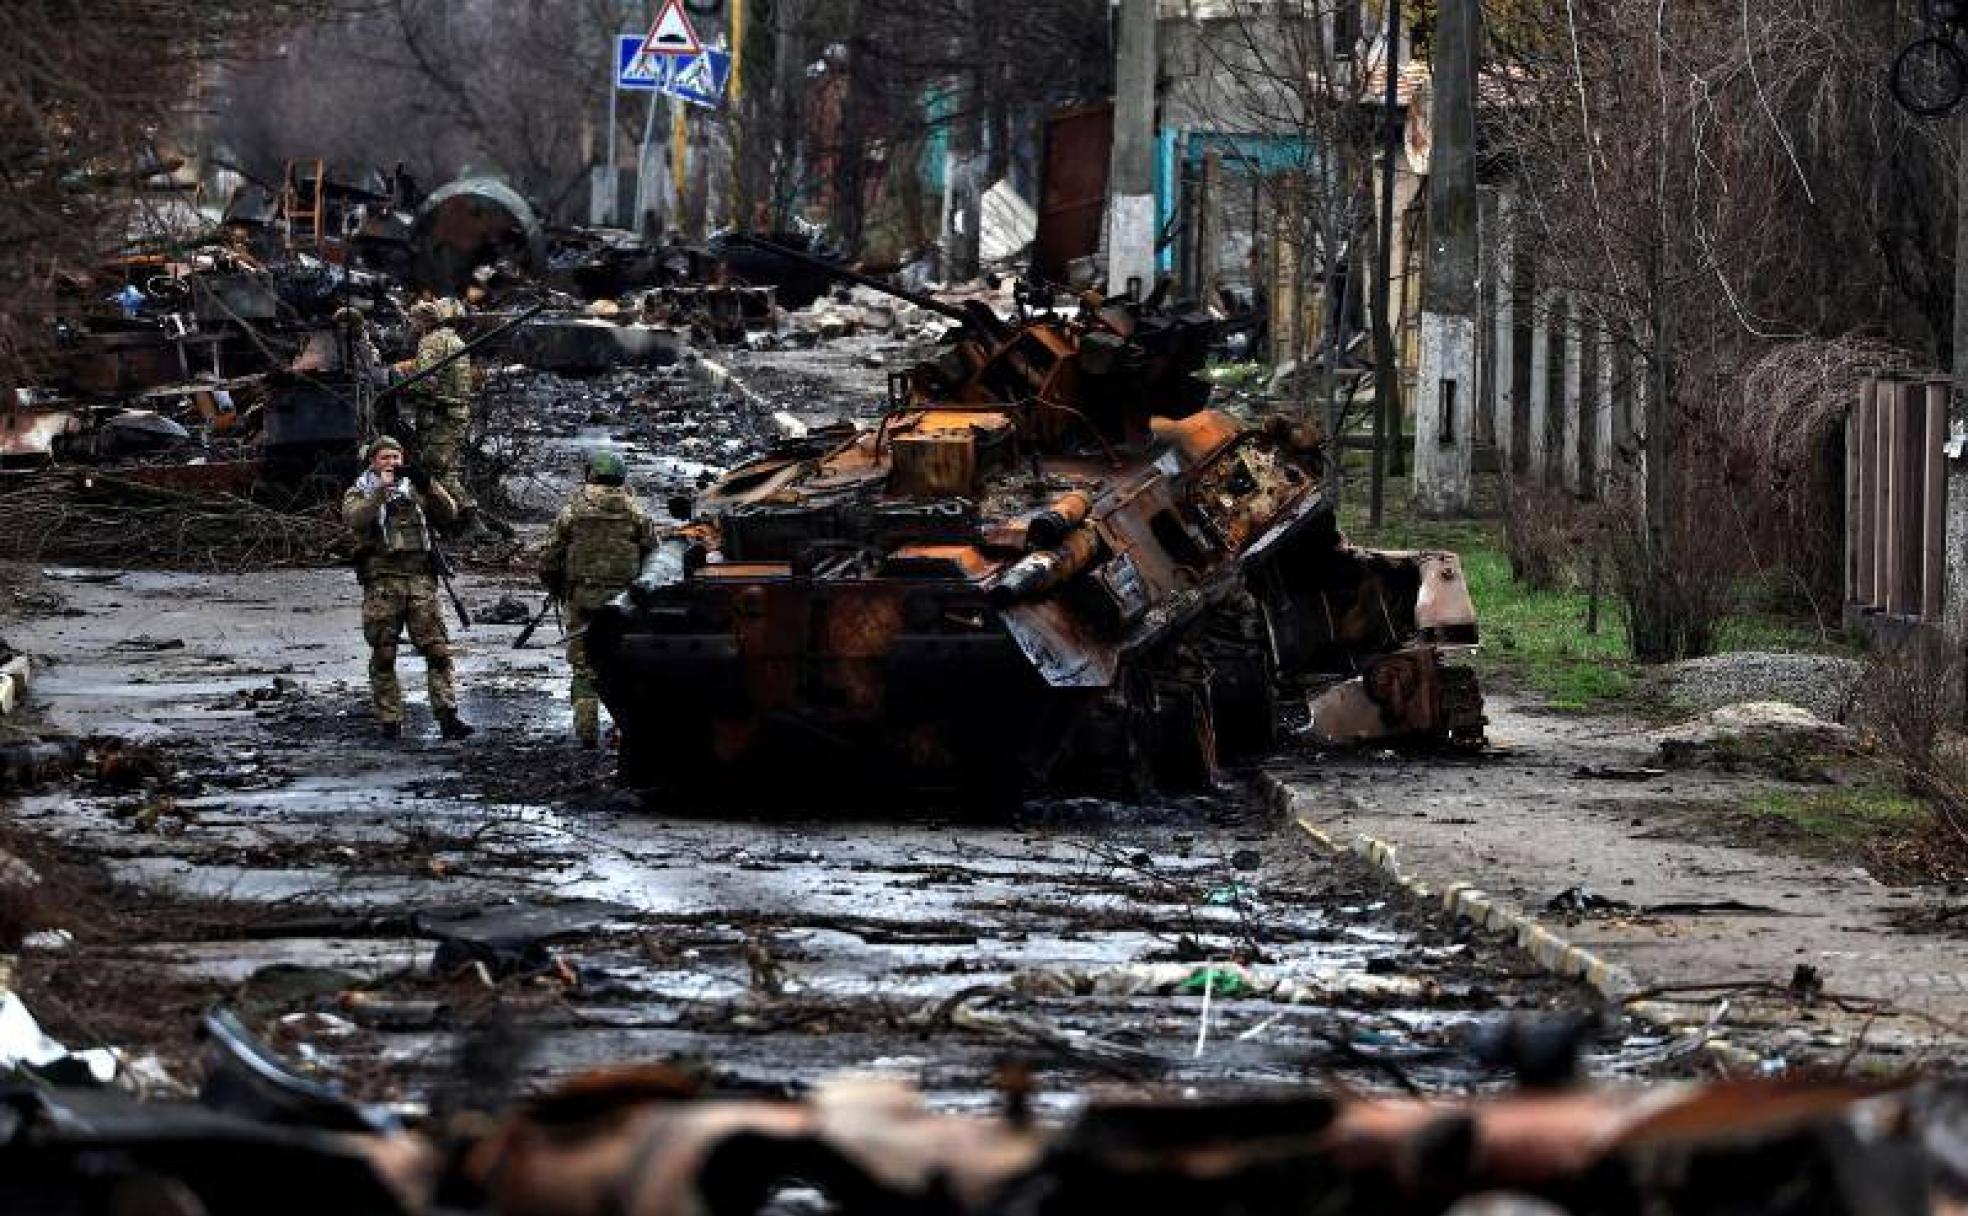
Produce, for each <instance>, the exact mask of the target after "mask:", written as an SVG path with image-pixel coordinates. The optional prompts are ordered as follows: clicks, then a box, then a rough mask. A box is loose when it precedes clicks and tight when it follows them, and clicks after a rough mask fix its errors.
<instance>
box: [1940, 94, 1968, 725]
mask: <svg viewBox="0 0 1968 1216" xmlns="http://www.w3.org/2000/svg"><path fill="white" fill-rule="evenodd" d="M1954 123H1955V141H1956V144H1957V146H1958V147H1959V149H1960V150H1961V151H1962V152H1963V153H1968V106H1963V107H1961V108H1960V109H1957V110H1956V111H1955V116H1954ZM1957 172H1958V176H1957V177H1956V179H1955V198H1954V214H1955V235H1954V341H1953V350H1952V352H1951V355H1950V358H1949V365H1950V370H1951V371H1952V372H1953V373H1954V392H1953V394H1952V395H1951V396H1950V397H1949V399H1948V431H1949V433H1950V434H1951V435H1959V434H1961V433H1962V432H1963V431H1964V430H1968V403H1964V398H1963V395H1962V382H1963V380H1964V379H1968V159H1964V160H1962V161H1961V164H1960V169H1959V170H1958V171H1957ZM1946 483H1947V519H1946V523H1945V525H1944V528H1943V532H1944V535H1945V537H1946V540H1945V544H1946V546H1947V556H1946V558H1945V563H1946V568H1945V571H1944V573H1943V576H1942V582H1943V584H1944V590H1943V591H1942V595H1941V619H1942V623H1943V628H1944V630H1945V632H1946V635H1947V639H1948V641H1949V642H1950V643H1951V644H1952V645H1953V647H1954V652H1955V653H1956V654H1960V653H1961V647H1962V646H1963V645H1964V644H1968V461H1963V460H1959V459H1950V460H1949V461H1948V462H1947V474H1946ZM1957 691H1959V690H1957Z"/></svg>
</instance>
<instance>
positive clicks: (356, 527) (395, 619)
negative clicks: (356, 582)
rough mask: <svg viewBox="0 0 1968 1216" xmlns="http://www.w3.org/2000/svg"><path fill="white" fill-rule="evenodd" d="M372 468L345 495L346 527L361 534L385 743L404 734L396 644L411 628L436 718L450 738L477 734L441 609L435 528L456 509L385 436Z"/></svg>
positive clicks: (365, 631)
mask: <svg viewBox="0 0 1968 1216" xmlns="http://www.w3.org/2000/svg"><path fill="white" fill-rule="evenodd" d="M368 454H369V469H368V471H367V472H365V473H363V474H362V476H360V477H358V478H356V481H355V484H354V485H352V486H350V487H349V490H348V493H346V494H344V495H343V496H342V521H343V522H344V523H345V524H347V525H348V527H349V530H350V531H352V532H354V533H355V539H356V554H355V559H356V576H357V577H358V578H359V579H360V580H361V582H362V636H363V637H364V639H366V640H367V641H368V643H369V694H370V698H371V701H372V703H373V705H374V708H375V714H376V722H377V724H378V726H379V727H380V729H381V731H382V734H383V737H384V738H386V739H395V738H399V737H400V736H401V735H402V734H403V687H402V685H401V684H399V683H398V682H397V678H396V647H397V640H398V638H399V637H400V635H401V634H402V633H403V631H404V630H405V629H408V630H409V633H410V644H411V645H412V646H415V647H416V648H417V653H418V654H420V655H422V656H423V658H424V671H425V677H426V679H427V680H428V682H429V685H430V703H431V712H432V714H434V715H435V716H436V718H437V724H438V729H439V731H440V732H441V733H442V734H443V735H444V737H445V738H446V739H463V738H466V737H467V736H469V735H470V734H471V733H472V728H471V727H470V726H468V725H466V724H465V722H464V721H463V720H462V719H460V718H459V717H458V692H457V688H456V686H455V684H454V683H453V679H452V667H451V642H450V638H449V636H448V635H447V634H446V633H445V629H444V616H443V614H442V612H441V611H440V610H439V608H438V600H437V576H436V574H435V572H434V570H433V569H432V556H431V525H432V524H433V523H438V524H444V523H449V522H450V521H451V520H452V519H454V518H455V517H456V515H457V510H458V508H457V504H456V503H455V502H453V501H452V499H451V495H450V494H449V493H447V492H446V490H445V488H444V486H443V484H442V483H440V482H438V481H436V480H435V479H434V478H432V477H431V475H430V474H429V473H428V472H427V471H425V470H423V469H419V468H416V467H415V466H410V465H405V464H404V463H403V445H402V444H400V443H398V442H397V441H396V440H394V439H391V438H390V437H389V436H387V435H385V436H383V437H382V438H380V439H377V440H376V441H375V442H374V443H372V444H370V445H369V453H368Z"/></svg>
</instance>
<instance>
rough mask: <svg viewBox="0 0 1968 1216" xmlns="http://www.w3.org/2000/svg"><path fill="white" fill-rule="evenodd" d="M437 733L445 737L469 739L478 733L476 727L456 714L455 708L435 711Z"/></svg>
mask: <svg viewBox="0 0 1968 1216" xmlns="http://www.w3.org/2000/svg"><path fill="white" fill-rule="evenodd" d="M437 733H438V734H440V735H443V736H444V737H445V738H446V739H469V738H471V737H472V736H473V735H475V734H477V733H478V728H477V727H475V726H473V725H472V724H471V723H469V722H467V721H465V720H464V719H463V718H460V717H459V716H458V711H457V710H455V709H440V710H438V711H437Z"/></svg>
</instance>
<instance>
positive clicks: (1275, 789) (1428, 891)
mask: <svg viewBox="0 0 1968 1216" xmlns="http://www.w3.org/2000/svg"><path fill="white" fill-rule="evenodd" d="M1260 789H1261V790H1262V791H1263V794H1264V799H1265V801H1266V802H1267V803H1269V804H1270V805H1271V806H1272V807H1274V808H1275V809H1277V810H1278V811H1280V812H1282V813H1283V814H1284V815H1285V816H1286V817H1287V818H1289V819H1290V820H1291V821H1292V823H1294V824H1296V825H1297V826H1298V828H1299V830H1300V831H1302V832H1304V833H1305V834H1306V835H1307V836H1308V837H1310V838H1311V840H1312V842H1313V844H1314V845H1316V846H1317V847H1318V849H1319V850H1320V851H1321V852H1324V853H1326V854H1328V855H1331V856H1339V855H1342V854H1348V853H1350V854H1352V855H1353V856H1355V857H1358V858H1360V859H1361V860H1362V861H1365V862H1366V863H1367V864H1368V865H1371V866H1372V867H1374V868H1375V869H1376V870H1379V871H1380V872H1381V873H1382V874H1383V875H1385V876H1386V877H1387V878H1388V879H1390V880H1392V881H1393V883H1394V884H1395V885H1396V886H1398V887H1400V888H1401V889H1402V890H1403V891H1406V892H1407V893H1408V894H1409V895H1410V896H1412V897H1414V898H1415V899H1417V900H1420V901H1421V902H1423V903H1434V904H1439V905H1440V906H1441V907H1442V909H1443V910H1444V911H1446V912H1448V913H1449V914H1450V915H1451V916H1454V917H1456V918H1458V919H1460V920H1466V921H1469V922H1470V923H1471V924H1474V925H1476V926H1478V927H1480V928H1483V929H1488V930H1490V931H1491V932H1493V933H1504V934H1508V935H1509V936H1510V938H1511V939H1512V940H1513V941H1515V942H1516V943H1517V946H1518V948H1519V949H1521V950H1523V951H1524V953H1526V954H1528V955H1530V957H1531V960H1532V961H1533V962H1535V963H1537V965H1538V966H1540V967H1542V968H1544V969H1545V970H1546V971H1547V972H1549V973H1551V974H1552V975H1555V976H1557V977H1559V978H1560V979H1573V980H1581V981H1583V982H1584V983H1585V984H1586V985H1587V986H1589V987H1590V988H1591V989H1592V990H1593V991H1594V992H1596V993H1598V994H1599V996H1600V997H1601V998H1602V999H1604V1000H1605V1001H1607V1002H1608V1003H1609V1004H1614V1005H1618V1006H1619V1007H1620V1008H1621V1009H1622V1010H1624V1011H1625V1012H1626V1013H1629V1014H1631V1015H1633V1016H1634V1017H1637V1018H1639V1019H1640V1020H1641V1021H1643V1022H1646V1023H1647V1024H1648V1025H1650V1026H1655V1027H1658V1028H1660V1029H1662V1030H1668V1031H1674V1032H1676V1033H1683V1034H1685V1033H1689V1032H1691V1031H1694V1030H1698V1029H1700V1024H1699V1023H1697V1022H1691V1020H1690V1019H1689V1017H1688V1011H1687V1009H1686V1007H1685V1006H1680V1005H1675V1004H1671V1003H1669V1002H1665V1001H1628V999H1627V998H1629V997H1631V996H1632V995H1633V994H1634V993H1637V992H1640V991H1642V990H1643V987H1644V986H1643V985H1642V984H1641V983H1640V980H1639V978H1638V977H1637V976H1635V975H1634V974H1633V972H1632V970H1630V969H1629V968H1627V967H1625V966H1623V965H1621V964H1619V963H1615V962H1612V961H1610V960H1608V959H1606V958H1604V957H1602V956H1600V955H1598V954H1595V953H1594V952H1592V951H1591V950H1588V949H1586V948H1585V947H1583V946H1577V945H1573V944H1572V943H1571V942H1570V941H1568V940H1566V938H1565V937H1564V936H1563V935H1561V934H1559V933H1556V932H1554V931H1553V930H1552V929H1551V928H1550V927H1549V926H1548V925H1545V924H1543V923H1541V922H1540V921H1539V920H1538V919H1537V918H1536V917H1534V916H1532V915H1530V914H1529V913H1527V912H1525V911H1524V910H1523V909H1522V908H1519V907H1517V906H1516V905H1515V904H1513V903H1510V902H1507V901H1505V900H1501V899H1498V898H1496V897H1494V896H1492V895H1490V894H1489V893H1488V892H1486V891H1484V890H1483V888H1482V885H1481V884H1479V883H1476V882H1472V881H1466V880H1458V881H1454V882H1450V883H1448V884H1446V885H1444V886H1442V887H1440V888H1439V889H1438V888H1437V887H1435V886H1433V885H1431V884H1429V883H1427V882H1425V881H1423V880H1422V879H1421V878H1419V877H1417V876H1416V875H1414V874H1412V873H1409V872H1408V871H1407V870H1405V869H1403V868H1402V866H1401V862H1400V849H1399V846H1397V845H1394V844H1391V843H1389V842H1388V841H1385V840H1382V839H1380V838H1379V837H1375V836H1368V835H1366V834H1365V833H1360V834H1358V835H1356V836H1355V837H1354V838H1353V841H1352V843H1350V844H1348V843H1346V842H1344V841H1342V840H1341V839H1339V838H1338V837H1337V836H1335V835H1334V834H1332V833H1331V832H1328V831H1326V830H1325V829H1324V828H1321V827H1319V826H1318V825H1317V824H1315V823H1313V822H1312V820H1311V817H1310V815H1309V814H1307V813H1306V812H1305V810H1304V809H1303V808H1302V806H1301V805H1300V804H1301V802H1302V801H1303V798H1304V795H1302V794H1301V793H1300V792H1299V791H1298V790H1296V789H1294V788H1292V786H1291V785H1290V784H1289V783H1288V782H1286V781H1285V780H1283V779H1282V778H1280V777H1278V776H1276V775H1275V774H1272V773H1265V774H1264V775H1263V777H1262V778H1261V781H1260ZM1710 1033H1711V1037H1710V1038H1709V1039H1708V1040H1707V1042H1705V1043H1704V1044H1703V1048H1702V1049H1703V1051H1704V1052H1705V1053H1706V1054H1707V1055H1708V1056H1710V1057H1711V1058H1713V1059H1714V1060H1716V1061H1717V1062H1718V1063H1720V1064H1723V1065H1725V1066H1727V1067H1729V1068H1732V1069H1753V1068H1756V1067H1757V1066H1758V1065H1760V1064H1761V1063H1762V1058H1761V1057H1760V1056H1758V1055H1757V1054H1756V1053H1754V1052H1752V1051H1748V1050H1746V1049H1744V1048H1742V1047H1739V1046H1737V1045H1735V1044H1733V1043H1730V1042H1729V1041H1728V1040H1727V1039H1726V1038H1724V1037H1722V1036H1721V1035H1720V1034H1719V1032H1714V1031H1711V1032H1710Z"/></svg>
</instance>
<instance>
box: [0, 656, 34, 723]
mask: <svg viewBox="0 0 1968 1216" xmlns="http://www.w3.org/2000/svg"><path fill="white" fill-rule="evenodd" d="M30 671H31V669H30V667H29V665H28V661H27V656H26V655H24V654H23V655H16V656H15V657H14V658H12V659H10V660H8V661H7V662H6V663H5V664H0V718H4V717H6V716H7V715H9V714H11V713H13V712H14V710H15V709H17V708H18V707H20V706H21V705H22V704H24V703H25V702H26V701H27V686H28V677H29V674H30Z"/></svg>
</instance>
